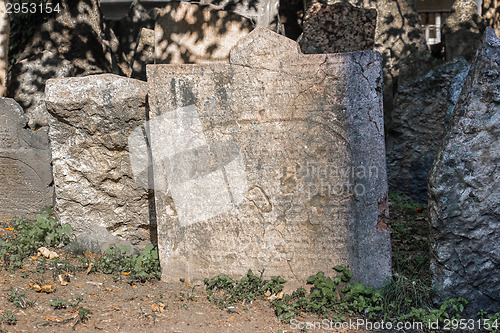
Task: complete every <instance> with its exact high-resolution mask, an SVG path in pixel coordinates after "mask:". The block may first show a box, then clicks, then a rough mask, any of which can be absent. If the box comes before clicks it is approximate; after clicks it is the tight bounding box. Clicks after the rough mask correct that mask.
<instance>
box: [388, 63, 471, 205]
mask: <svg viewBox="0 0 500 333" xmlns="http://www.w3.org/2000/svg"><path fill="white" fill-rule="evenodd" d="M469 67H470V66H469V64H468V63H467V61H466V60H465V59H464V58H458V59H456V60H454V61H451V62H448V63H446V64H443V65H441V66H438V67H435V68H434V69H432V70H431V71H429V72H428V73H426V74H425V75H422V76H418V77H417V78H415V79H413V80H409V81H407V82H405V83H404V84H402V85H400V86H399V87H398V92H397V94H396V97H395V99H394V101H395V103H394V105H395V108H394V110H393V113H392V130H391V131H390V132H389V133H387V134H388V135H386V150H387V177H388V180H389V188H391V189H392V190H394V191H399V192H403V193H405V194H407V195H409V196H410V197H411V198H412V199H413V200H417V201H420V202H427V176H428V174H429V170H430V169H431V167H432V163H433V162H434V159H435V158H436V156H437V153H438V152H439V149H440V148H441V142H442V140H443V137H444V135H445V134H446V130H447V128H448V122H449V120H450V118H451V115H452V114H453V109H454V107H455V104H456V103H457V101H458V97H459V95H460V92H461V91H462V86H463V84H464V81H465V78H466V77H467V73H468V71H469Z"/></svg>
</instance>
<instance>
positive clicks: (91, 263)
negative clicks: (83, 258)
mask: <svg viewBox="0 0 500 333" xmlns="http://www.w3.org/2000/svg"><path fill="white" fill-rule="evenodd" d="M92 266H94V263H93V262H92V261H91V262H90V263H89V268H87V275H88V274H89V273H90V271H91V270H92Z"/></svg>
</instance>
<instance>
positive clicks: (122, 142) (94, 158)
mask: <svg viewBox="0 0 500 333" xmlns="http://www.w3.org/2000/svg"><path fill="white" fill-rule="evenodd" d="M45 102H46V105H47V109H48V111H49V113H50V114H51V115H52V116H53V117H51V118H49V122H50V131H49V136H50V140H51V149H52V163H53V173H54V181H55V187H56V211H57V213H58V216H59V220H60V221H61V222H62V223H68V224H70V225H71V226H72V227H73V229H74V230H75V232H76V235H77V237H79V239H80V241H81V243H82V244H83V245H85V246H86V247H87V248H90V249H93V250H106V247H107V246H108V245H110V244H109V243H110V242H113V241H114V240H122V241H126V242H128V243H129V244H136V243H138V242H141V241H149V240H150V237H151V232H150V229H151V228H153V226H152V225H151V222H150V218H149V202H148V195H149V194H148V190H147V189H143V188H141V187H139V186H138V185H137V184H136V183H135V182H134V180H133V177H132V170H131V166H130V158H129V154H128V149H127V143H128V136H129V133H130V132H131V131H132V130H133V129H134V128H136V127H137V126H139V125H140V124H142V122H144V121H145V120H146V83H145V82H142V81H139V80H133V79H129V78H124V77H121V76H117V75H113V74H102V75H92V76H87V77H81V78H66V79H54V80H49V81H47V85H46V90H45Z"/></svg>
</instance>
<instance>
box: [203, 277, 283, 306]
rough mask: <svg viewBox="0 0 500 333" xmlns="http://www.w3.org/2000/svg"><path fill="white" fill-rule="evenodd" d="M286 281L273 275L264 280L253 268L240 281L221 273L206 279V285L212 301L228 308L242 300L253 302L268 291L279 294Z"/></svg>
mask: <svg viewBox="0 0 500 333" xmlns="http://www.w3.org/2000/svg"><path fill="white" fill-rule="evenodd" d="M261 275H262V274H261ZM285 282H286V281H285V280H284V279H282V278H281V277H279V276H278V277H272V278H271V280H265V281H263V280H262V277H258V276H256V275H255V274H254V273H253V272H252V270H248V272H247V275H246V276H244V277H243V278H241V279H240V280H239V281H234V280H232V279H231V278H230V277H228V276H226V275H223V274H220V275H217V276H215V277H213V278H212V279H205V286H206V290H207V293H208V299H209V301H210V302H212V303H215V304H217V305H218V306H219V307H220V308H228V307H229V306H230V305H231V304H234V303H236V302H241V303H242V304H245V303H248V302H252V301H254V300H256V299H257V298H259V297H262V296H263V295H264V294H265V293H266V292H269V293H271V294H277V293H279V292H280V291H281V290H283V284H284V283H285Z"/></svg>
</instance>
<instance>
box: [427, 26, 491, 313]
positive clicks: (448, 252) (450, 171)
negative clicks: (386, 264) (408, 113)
mask: <svg viewBox="0 0 500 333" xmlns="http://www.w3.org/2000/svg"><path fill="white" fill-rule="evenodd" d="M499 72H500V40H499V39H498V38H497V37H496V36H495V33H494V31H493V29H491V28H487V29H486V32H485V36H484V37H483V42H482V45H481V47H480V48H479V50H478V52H477V55H476V57H475V59H474V61H473V63H472V65H471V68H470V70H469V74H468V76H467V79H466V80H465V83H464V88H463V89H462V93H461V95H460V98H459V100H458V102H457V105H456V106H455V110H454V113H453V116H452V119H451V121H450V131H449V133H447V134H446V136H445V138H444V142H443V146H442V148H441V150H440V152H439V155H438V157H437V159H436V161H435V162H434V164H433V166H432V169H431V172H430V175H429V214H430V221H431V249H432V253H433V255H432V256H431V269H432V272H433V285H434V288H435V290H436V291H437V292H438V298H437V301H439V302H440V301H443V300H444V299H447V298H451V297H459V296H462V297H464V298H466V299H467V300H469V301H470V304H469V305H468V308H467V313H466V317H465V318H468V317H467V316H470V317H474V316H476V314H477V312H478V311H479V310H480V309H484V310H485V311H488V312H490V313H492V312H493V313H495V312H498V311H500V248H499V244H500V173H499V172H498V170H497V169H498V165H499V164H500V140H499V139H498V138H499V137H500V81H499V80H498V73H499Z"/></svg>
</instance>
